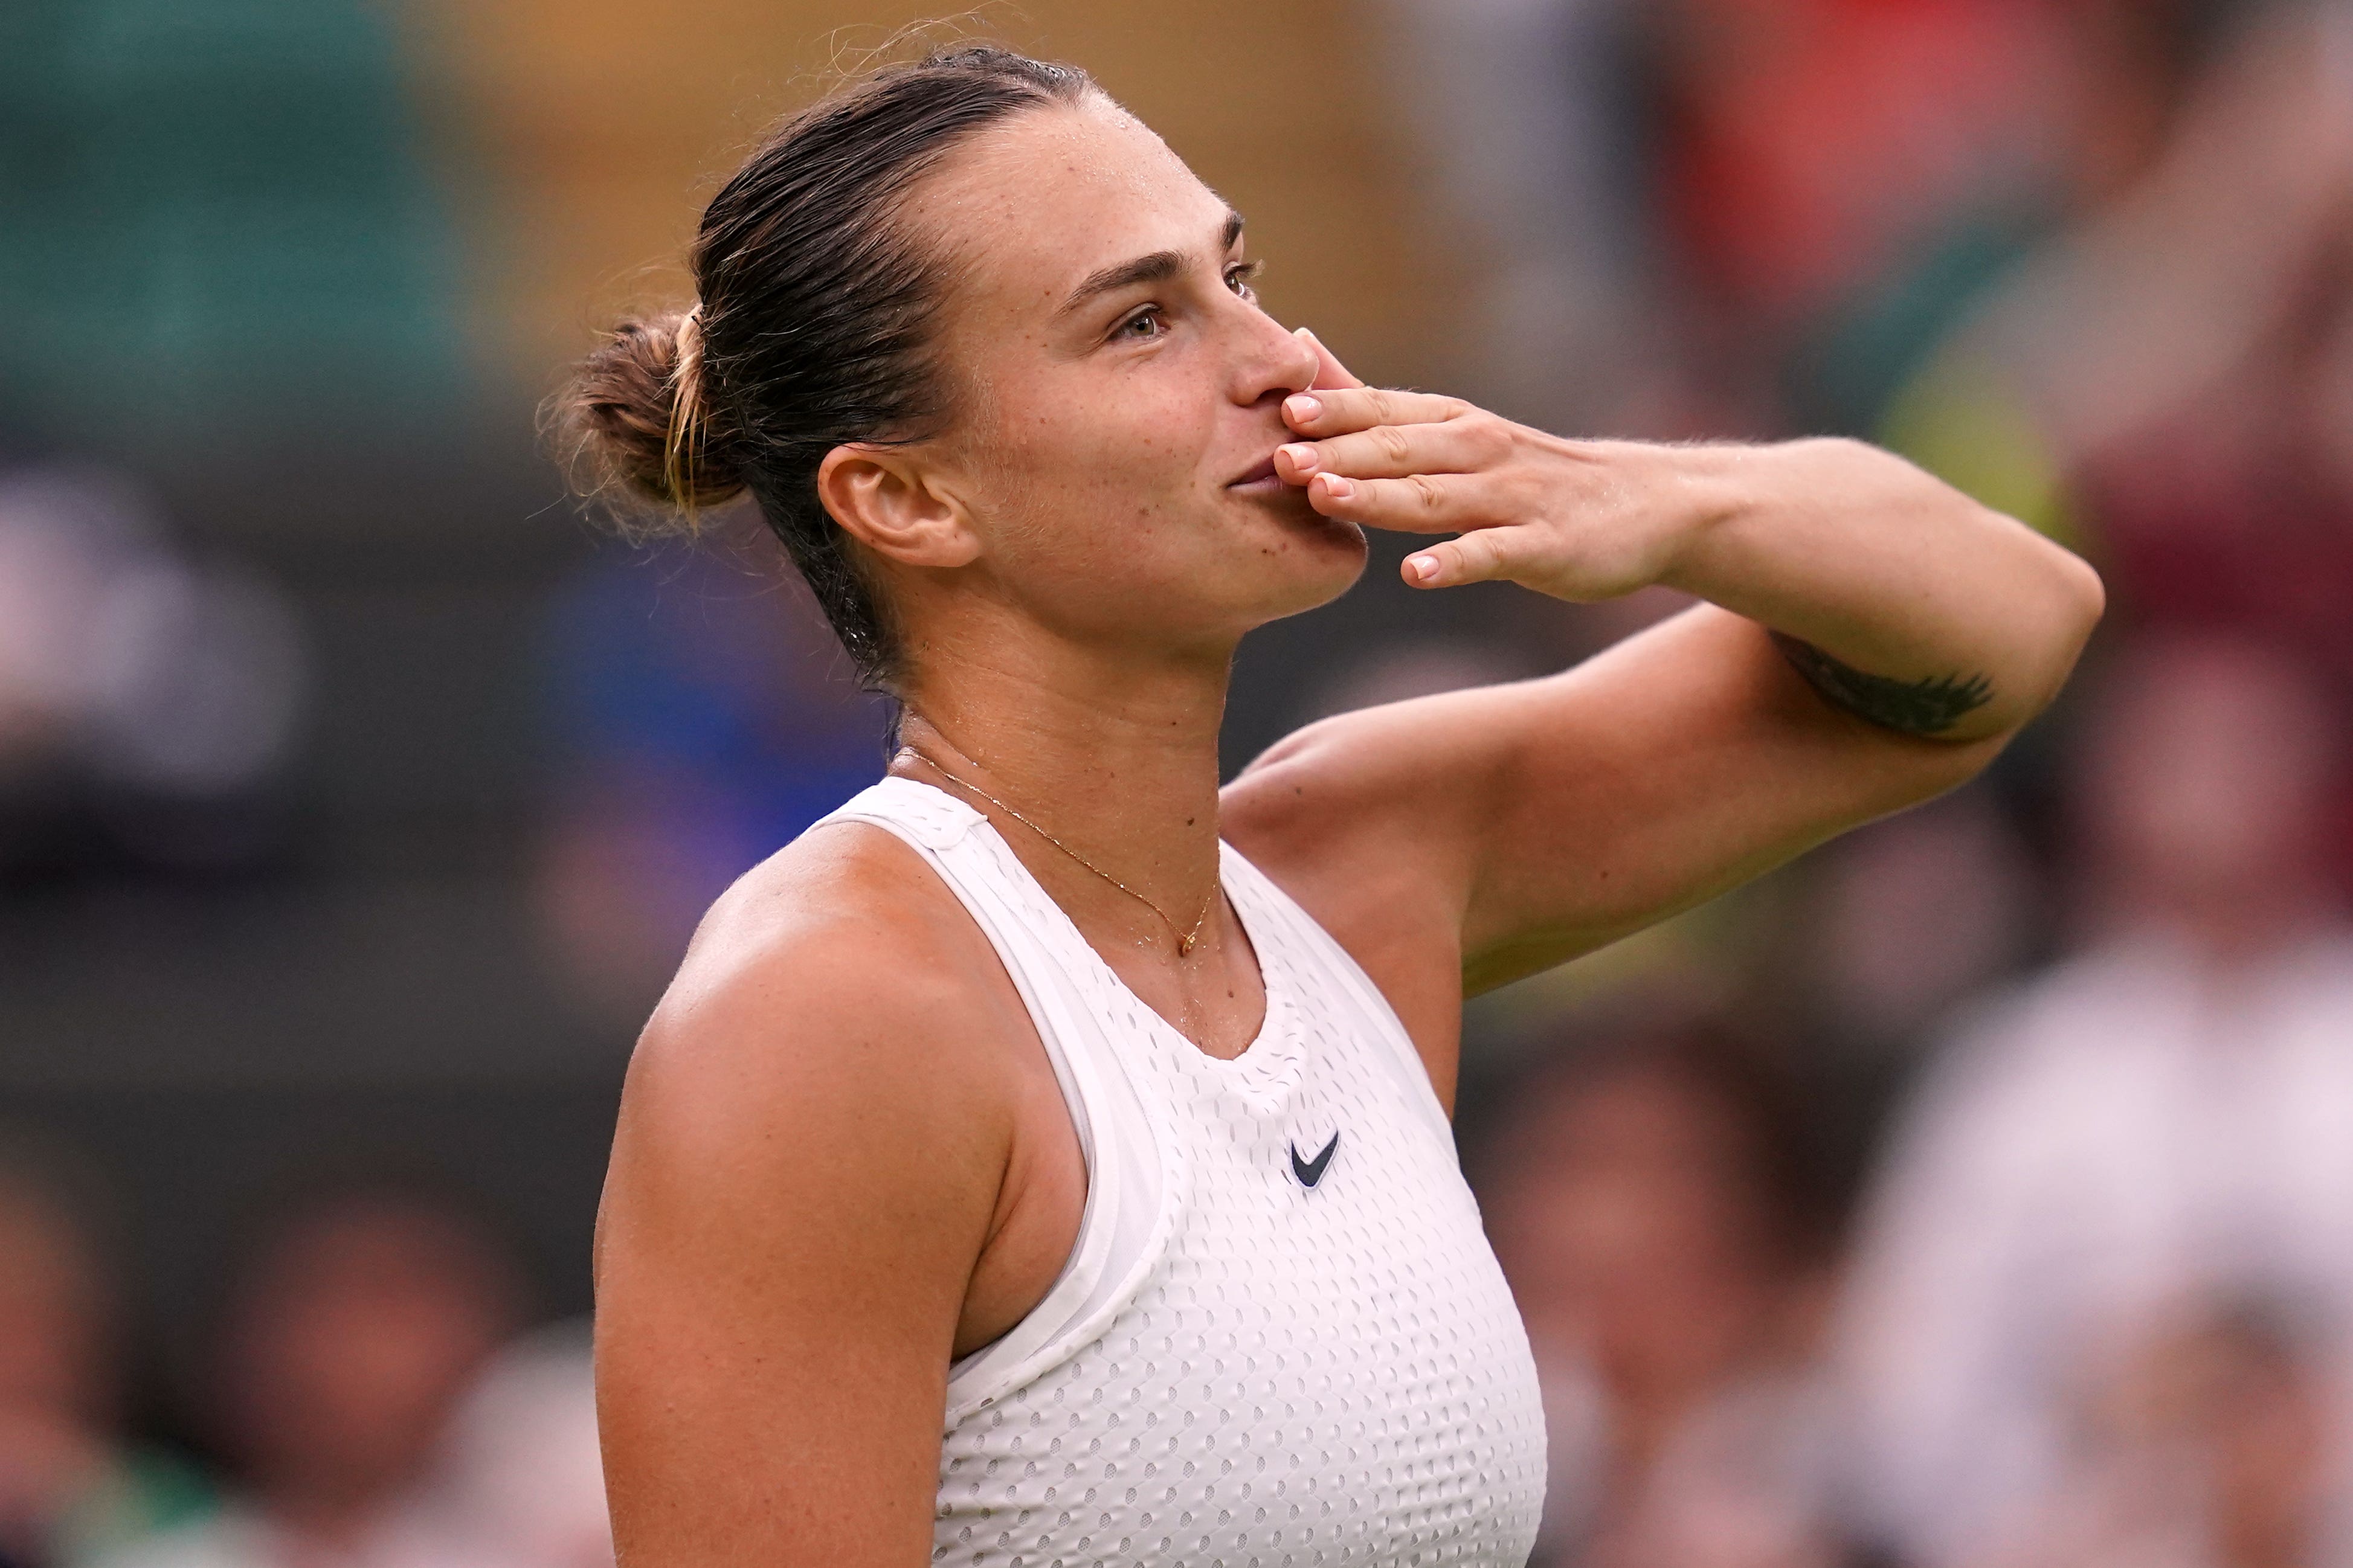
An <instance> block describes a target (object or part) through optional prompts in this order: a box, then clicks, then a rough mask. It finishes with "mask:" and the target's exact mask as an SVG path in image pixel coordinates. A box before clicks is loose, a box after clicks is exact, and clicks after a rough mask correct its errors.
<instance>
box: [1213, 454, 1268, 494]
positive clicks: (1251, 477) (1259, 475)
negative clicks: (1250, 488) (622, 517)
mask: <svg viewBox="0 0 2353 1568" xmlns="http://www.w3.org/2000/svg"><path fill="white" fill-rule="evenodd" d="M1271 479H1275V473H1274V454H1273V453H1272V452H1269V453H1268V454H1267V455H1266V457H1265V458H1264V459H1263V460H1261V462H1260V463H1259V464H1258V466H1257V467H1255V468H1251V469H1250V471H1249V472H1248V473H1245V474H1242V475H1240V476H1239V477H1237V478H1235V479H1229V480H1227V481H1226V488H1227V489H1241V488H1242V487H1243V486H1244V485H1262V484H1265V483H1266V482H1267V481H1269V480H1271ZM1276 482H1278V483H1280V482H1281V481H1279V480H1277V481H1276Z"/></svg>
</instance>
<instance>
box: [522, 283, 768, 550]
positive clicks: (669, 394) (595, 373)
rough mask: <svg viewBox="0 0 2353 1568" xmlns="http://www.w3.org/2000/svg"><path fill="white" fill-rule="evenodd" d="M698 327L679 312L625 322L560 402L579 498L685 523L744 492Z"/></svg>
mask: <svg viewBox="0 0 2353 1568" xmlns="http://www.w3.org/2000/svg"><path fill="white" fill-rule="evenodd" d="M699 321H700V316H699V313H698V312H694V311H681V310H669V311H664V312H662V313H661V314H659V315H654V316H632V317H627V318H624V319H623V320H622V321H620V322H619V323H618V324H617V325H616V326H615V327H614V328H613V329H612V331H609V332H607V334H606V336H605V341H604V342H601V343H599V344H598V345H597V346H596V348H595V349H594V350H593V351H591V352H590V353H589V354H588V356H587V358H586V359H584V360H583V361H581V362H580V365H579V368H578V369H577V370H575V372H574V373H573V376H572V381H571V383H570V384H569V385H568V386H566V387H565V390H564V391H563V392H562V393H560V394H558V395H557V397H556V401H555V405H554V412H555V422H556V424H557V425H558V426H559V427H560V430H561V432H562V437H563V440H564V444H565V447H566V448H567V449H568V451H569V453H570V455H571V457H572V458H573V459H574V469H575V480H576V481H577V482H578V483H579V485H580V489H582V490H583V491H584V492H585V493H586V494H589V495H592V496H597V497H601V498H603V499H605V500H615V501H619V500H635V501H638V502H640V503H642V502H645V501H651V502H654V503H656V504H657V505H659V506H660V507H663V508H667V509H670V510H676V511H681V512H685V513H687V514H689V515H690V516H691V514H692V513H694V512H696V511H698V510H702V508H705V507H712V506H717V505H720V504H721V503H723V502H724V501H728V500H733V499H734V498H735V497H736V496H738V495H741V494H742V493H743V491H744V472H743V466H742V464H741V462H740V461H739V460H738V458H737V455H736V452H735V450H734V444H733V440H732V439H731V438H730V433H729V432H728V431H727V429H726V428H725V427H724V426H723V423H722V422H721V421H720V420H718V419H716V418H715V417H714V416H713V415H714V410H713V409H712V405H711V399H710V397H709V395H708V394H707V392H706V391H705V389H704V386H703V383H702V375H701V374H700V371H701V366H702V354H701V352H700V350H701V344H700V342H699V341H697V340H698V338H699V335H700V334H699V333H698V332H697V331H696V326H697V325H698V324H699Z"/></svg>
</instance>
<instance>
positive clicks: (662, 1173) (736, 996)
mask: <svg viewBox="0 0 2353 1568" xmlns="http://www.w3.org/2000/svg"><path fill="white" fill-rule="evenodd" d="M1026 1028H1027V1015H1026V1014H1025V1013H1022V1012H1021V1010H1020V1001H1019V997H1018V994H1016V993H1014V991H1013V989H1012V986H1011V984H1010V982H1009V981H1008V980H1007V978H1006V976H1005V973H1004V970H1003V968H1002V966H1001V965H1000V964H999V963H997V958H996V955H995V953H994V952H993V951H992V950H991V949H990V948H989V946H988V943H987V938H986V937H985V936H983V935H982V934H981V932H980V931H979V930H978V928H976V926H975V925H974V924H973V923H972V921H971V919H970V917H969V916H968V915H966V914H965V911H964V909H963V907H962V906H961V905H960V904H959V903H958V902H957V901H956V900H955V896H954V894H952V893H950V892H949V891H948V890H947V889H946V888H945V886H944V885H943V884H942V883H941V881H940V880H939V879H938V877H937V876H935V875H934V873H933V872H932V870H931V869H930V868H929V867H927V866H925V865H924V864H923V861H922V859H921V858H919V857H918V856H917V855H916V854H915V853H914V851H913V850H912V849H910V848H908V847H906V846H905V845H903V844H902V843H900V842H899V841H898V840H897V839H895V838H893V837H891V836H890V835H889V834H887V833H885V832H883V831H882V830H881V829H879V828H875V827H871V826H864V825H859V824H838V825H834V826H828V827H825V828H822V829H819V830H818V831H815V832H812V833H810V834H807V835H805V836H804V837H802V838H801V839H799V840H797V841H796V842H795V843H794V844H792V845H791V846H789V847H786V849H784V850H782V851H780V852H779V853H778V854H776V856H774V857H772V858H770V859H769V860H767V861H766V862H765V863H763V864H762V865H761V866H759V867H757V868H754V870H753V871H751V872H749V873H747V874H746V875H745V876H744V878H743V879H741V880H740V881H739V882H737V883H736V884H735V886H734V887H733V888H732V889H729V890H728V891H727V892H726V893H725V894H724V895H723V896H722V897H721V899H720V900H719V901H718V902H717V903H716V904H715V905H713V906H712V910H711V912H710V913H709V914H708V915H707V916H706V917H705V918H704V920H703V921H702V926H701V928H700V929H699V930H698V931H697V932H696V933H695V938H694V942H693V944H692V946H691V948H690V950H689V952H688V953H687V956H686V959H685V961H684V963H682V964H681V967H680V970H679V973H678V977H677V978H676V979H675V980H674V981H673V982H672V983H671V984H670V990H669V991H668V993H667V994H665V995H664V996H663V998H662V1000H661V1003H660V1005H659V1006H658V1007H657V1008H656V1009H655V1012H654V1015H653V1017H652V1018H651V1020H650V1021H649V1023H648V1025H647V1026H646V1029H645V1032H644V1034H643V1036H642V1037H640V1038H639V1040H638V1048H637V1051H636V1053H635V1055H634V1056H633V1057H632V1058H631V1060H630V1065H629V1073H628V1083H627V1086H626V1088H625V1089H624V1093H623V1101H622V1110H621V1123H620V1127H619V1129H618V1131H617V1138H616V1143H615V1151H614V1170H613V1177H612V1181H613V1183H614V1184H617V1185H618V1184H636V1185H638V1186H639V1187H651V1188H655V1189H670V1188H673V1187H677V1188H682V1189H691V1190H695V1191H701V1192H702V1196H705V1197H708V1196H711V1195H713V1194H711V1193H710V1192H708V1191H703V1189H706V1188H708V1187H709V1186H710V1185H711V1184H713V1183H719V1182H726V1183H730V1184H733V1189H734V1192H733V1195H734V1196H737V1197H748V1196H749V1195H750V1194H751V1192H752V1190H753V1189H755V1188H758V1189H765V1190H767V1191H772V1192H775V1193H777V1194H785V1193H787V1192H797V1193H798V1194H800V1195H801V1196H803V1197H807V1196H808V1195H810V1194H811V1193H812V1191H813V1190H814V1188H815V1187H817V1186H821V1185H826V1184H839V1185H841V1186H844V1187H849V1188H855V1189H857V1190H859V1191H862V1192H873V1193H879V1192H881V1190H882V1188H883V1186H887V1184H888V1182H889V1180H890V1178H891V1174H892V1173H894V1172H897V1171H900V1170H903V1169H905V1168H906V1167H907V1166H908V1165H909V1163H910V1162H909V1161H908V1160H907V1159H906V1158H905V1153H906V1151H907V1150H908V1149H910V1148H911V1147H913V1148H920V1149H922V1150H923V1161H922V1162H920V1163H921V1164H922V1166H923V1169H924V1171H925V1179H926V1180H927V1182H929V1183H931V1184H933V1190H934V1191H937V1190H939V1186H938V1184H939V1183H940V1180H941V1178H942V1177H944V1176H948V1175H951V1174H956V1173H960V1174H962V1175H964V1176H965V1177H966V1178H967V1180H966V1181H965V1182H960V1183H955V1184H954V1185H955V1186H957V1187H968V1188H970V1189H971V1190H972V1191H973V1192H974V1193H975V1194H976V1200H977V1202H978V1204H979V1205H980V1207H979V1213H980V1214H981V1215H983V1217H984V1218H985V1216H986V1215H987V1206H988V1205H989V1204H990V1203H992V1202H993V1201H994V1197H995V1184H996V1183H997V1179H998V1177H999V1175H1000V1174H1001V1173H1002V1169H1003V1164H1004V1160H1005V1157H1006V1150H1007V1148H1008V1144H1009V1141H1010V1138H1011V1128H1012V1120H1013V1109H1012V1108H1013V1106H1014V1103H1015V1100H1016V1098H1017V1089H1018V1075H1017V1074H1016V1073H1015V1072H1014V1071H1012V1070H1011V1069H1010V1068H1009V1067H1008V1063H1010V1062H1012V1061H1013V1060H1014V1055H1013V1053H1014V1052H1015V1051H1016V1050H1017V1049H1018V1047H1020V1046H1021V1044H1022V1043H1023V1042H1024V1041H1025V1039H1026V1034H1025V1030H1026ZM878 1184H880V1185H878ZM644 1195H645V1196H647V1197H649V1198H656V1199H657V1200H659V1196H660V1195H661V1194H659V1193H658V1192H648V1193H646V1194H644ZM673 1195H675V1196H678V1197H680V1198H684V1197H685V1196H686V1193H685V1192H684V1191H680V1192H677V1193H675V1194H673ZM657 1206H666V1205H661V1204H660V1203H659V1201H658V1202H657Z"/></svg>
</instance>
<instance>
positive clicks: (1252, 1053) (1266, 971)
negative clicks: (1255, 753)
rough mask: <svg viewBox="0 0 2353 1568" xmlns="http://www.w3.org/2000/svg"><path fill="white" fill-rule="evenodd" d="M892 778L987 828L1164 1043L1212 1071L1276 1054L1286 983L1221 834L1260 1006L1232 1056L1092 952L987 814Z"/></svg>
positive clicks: (1076, 947)
mask: <svg viewBox="0 0 2353 1568" xmlns="http://www.w3.org/2000/svg"><path fill="white" fill-rule="evenodd" d="M891 776H892V777H893V778H897V779H900V780H902V781H903V782H905V783H907V784H913V785H914V786H916V787H917V788H918V789H926V790H929V791H931V792H932V793H933V794H934V795H938V796H939V797H940V798H941V799H943V800H947V801H953V802H955V805H956V806H957V808H958V809H959V810H963V811H967V812H970V813H971V814H972V816H973V819H974V823H975V826H978V827H981V828H985V829H987V832H988V835H989V837H991V838H993V839H995V840H996V843H997V848H998V850H1000V851H1001V852H1002V853H1003V854H1004V856H1005V858H1006V860H1007V861H1008V863H1009V864H1010V865H1011V867H1012V868H1013V873H1014V875H1016V876H1017V877H1018V878H1020V879H1021V882H1022V885H1023V886H1024V887H1025V888H1027V889H1029V891H1030V892H1032V893H1034V894H1036V895H1037V897H1038V899H1039V901H1040V902H1042V903H1043V904H1044V905H1045V906H1046V907H1047V908H1048V909H1050V910H1053V911H1054V919H1055V920H1056V921H1059V922H1060V930H1061V933H1062V936H1063V938H1064V941H1065V943H1066V945H1068V946H1069V947H1070V948H1071V950H1072V951H1073V952H1074V953H1076V954H1079V955H1082V957H1081V958H1080V962H1081V963H1085V964H1090V965H1092V969H1093V973H1094V976H1095V979H1096V980H1097V982H1098V983H1099V984H1103V985H1106V986H1108V987H1109V988H1110V989H1111V991H1112V993H1113V995H1115V996H1116V997H1118V998H1119V999H1120V1000H1122V1001H1124V1002H1126V1003H1129V1004H1130V1005H1133V1006H1134V1007H1135V1008H1136V1010H1137V1011H1138V1012H1140V1013H1141V1014H1142V1015H1143V1016H1145V1017H1147V1018H1149V1019H1151V1020H1152V1023H1153V1026H1155V1028H1157V1029H1158V1031H1159V1032H1160V1034H1161V1035H1162V1036H1163V1037H1165V1038H1166V1041H1167V1042H1168V1043H1170V1044H1172V1045H1174V1046H1177V1047H1182V1049H1183V1051H1184V1053H1185V1055H1187V1056H1188V1057H1190V1058H1194V1059H1196V1060H1198V1061H1201V1062H1204V1063H1207V1064H1208V1067H1209V1068H1210V1069H1211V1070H1215V1071H1224V1072H1230V1073H1234V1074H1237V1075H1240V1074H1250V1075H1256V1074H1257V1073H1258V1071H1259V1069H1260V1068H1261V1066H1265V1065H1268V1064H1270V1063H1271V1060H1272V1058H1273V1056H1274V1054H1275V1053H1274V1052H1273V1051H1272V1050H1271V1049H1269V1048H1266V1047H1269V1045H1270V1042H1271V1041H1273V1040H1275V1039H1276V1038H1277V1037H1278V1032H1279V1031H1278V1026H1277V1014H1278V1013H1285V1012H1287V1004H1288V1002H1289V1000H1290V981H1289V977H1288V975H1287V974H1286V973H1284V972H1283V968H1282V960H1281V958H1280V957H1278V956H1275V953H1276V949H1275V947H1274V945H1273V944H1272V943H1271V942H1268V941H1267V940H1266V937H1267V936H1268V934H1269V933H1268V931H1267V930H1266V929H1265V928H1266V924H1267V922H1265V921H1261V920H1260V919H1259V918H1258V916H1257V914H1256V912H1254V911H1252V910H1249V909H1247V908H1245V906H1246V905H1247V904H1248V903H1249V902H1250V900H1249V898H1248V896H1247V895H1241V894H1238V893H1237V891H1236V889H1235V888H1234V886H1233V885H1232V882H1231V881H1230V880H1229V878H1228V876H1227V872H1228V871H1229V869H1230V860H1231V859H1232V858H1233V857H1234V855H1235V851H1234V848H1233V847H1232V846H1231V845H1229V844H1228V843H1227V842H1226V841H1225V840H1224V839H1222V838H1220V839H1219V840H1218V896H1219V899H1220V900H1223V901H1224V902H1226V903H1229V904H1230V905H1232V906H1233V911H1234V920H1235V921H1236V923H1238V924H1239V925H1240V927H1241V931H1242V940H1243V941H1245V942H1248V943H1249V944H1250V961H1251V962H1252V963H1255V964H1256V965H1257V966H1258V980H1259V994H1260V1009H1259V1020H1258V1027H1257V1029H1255V1030H1254V1031H1252V1033H1251V1035H1250V1039H1249V1041H1248V1042H1247V1043H1246V1044H1244V1045H1243V1047H1242V1048H1241V1049H1240V1050H1239V1051H1237V1052H1235V1053H1234V1054H1233V1055H1232V1056H1230V1057H1221V1056H1218V1055H1216V1054H1215V1053H1213V1052H1210V1051H1208V1050H1204V1049H1203V1048H1202V1047H1201V1044H1200V1042H1199V1041H1198V1040H1196V1039H1194V1038H1193V1037H1191V1036H1190V1035H1187V1033H1186V1032H1185V1031H1184V1030H1182V1029H1180V1028H1178V1027H1177V1026H1176V1025H1175V1024H1173V1023H1171V1022H1170V1021H1169V1020H1168V1018H1167V1017H1166V1016H1164V1015H1163V1014H1162V1013H1161V1011H1160V1009H1158V1008H1157V1007H1155V1006H1154V1005H1152V1004H1151V1003H1149V1002H1147V1001H1145V999H1144V998H1143V996H1142V995H1140V994H1137V992H1136V989H1135V987H1134V986H1133V985H1130V984H1128V983H1127V981H1126V980H1125V978H1124V977H1123V976H1122V975H1121V973H1120V972H1119V971H1118V970H1117V969H1115V968H1113V966H1112V963H1111V960H1109V959H1107V958H1105V957H1104V956H1103V954H1102V953H1101V952H1098V951H1096V948H1095V944H1094V943H1093V942H1089V941H1088V940H1087V934H1086V932H1084V931H1081V930H1080V929H1079V922H1078V921H1074V920H1072V919H1071V912H1070V910H1066V909H1064V908H1063V907H1062V906H1061V903H1060V900H1057V899H1056V898H1055V897H1054V895H1053V894H1051V893H1050V892H1048V891H1047V890H1046V884H1045V883H1043V882H1041V881H1039V879H1038V875H1037V873H1036V872H1034V871H1032V870H1030V869H1029V866H1028V864H1027V863H1025V862H1024V861H1023V860H1022V858H1021V857H1020V856H1018V855H1017V854H1015V853H1014V852H1013V846H1012V845H1010V844H1008V842H1006V838H1005V836H1004V835H1003V834H1001V833H999V832H997V824H996V823H994V822H992V821H991V820H989V816H988V814H987V812H985V811H982V810H981V809H980V808H979V807H978V806H976V805H973V804H972V803H971V802H969V801H965V800H961V799H958V798H957V797H956V796H955V795H952V794H950V793H949V792H948V791H946V790H944V789H942V788H941V787H940V786H939V785H937V784H925V783H924V782H923V780H922V779H914V778H908V777H907V776H906V775H905V774H904V773H894V774H892V775H891Z"/></svg>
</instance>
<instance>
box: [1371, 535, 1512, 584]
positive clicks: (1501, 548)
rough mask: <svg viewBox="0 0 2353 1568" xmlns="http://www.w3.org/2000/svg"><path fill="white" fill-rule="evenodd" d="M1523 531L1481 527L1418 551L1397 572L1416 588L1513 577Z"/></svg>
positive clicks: (1487, 581) (1483, 581)
mask: <svg viewBox="0 0 2353 1568" xmlns="http://www.w3.org/2000/svg"><path fill="white" fill-rule="evenodd" d="M1522 534H1523V530H1521V529H1519V528H1516V527H1514V528H1482V529H1480V530H1478V531H1475V532H1472V533H1466V534H1464V535H1463V536H1462V537H1461V538H1460V539H1450V540H1448V541H1446V542H1444V543H1442V544H1433V545H1431V546H1430V548H1429V549H1427V550H1417V551H1415V552H1413V553H1412V554H1410V555H1409V556H1407V557H1406V558H1405V560H1404V561H1403V563H1400V564H1399V566H1398V575H1400V576H1402V577H1403V578H1404V579H1405V580H1406V581H1407V582H1408V583H1409V584H1412V585H1413V586H1414V587H1417V588H1457V587H1460V586H1461V585H1462V584H1465V583H1492V582H1495V581H1497V580H1499V579H1502V578H1507V577H1510V576H1513V575H1514V573H1515V571H1516V569H1517V568H1518V566H1519V564H1520V561H1521V553H1522V552H1521V546H1522V544H1523V542H1524V541H1523V538H1522Z"/></svg>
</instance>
